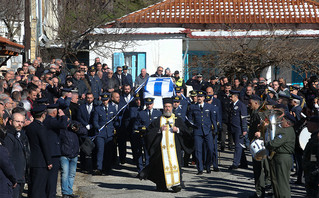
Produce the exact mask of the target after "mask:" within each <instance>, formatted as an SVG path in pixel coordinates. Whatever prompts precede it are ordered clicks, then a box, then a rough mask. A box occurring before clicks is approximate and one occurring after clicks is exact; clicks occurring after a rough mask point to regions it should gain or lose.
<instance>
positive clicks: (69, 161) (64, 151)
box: [60, 121, 87, 198]
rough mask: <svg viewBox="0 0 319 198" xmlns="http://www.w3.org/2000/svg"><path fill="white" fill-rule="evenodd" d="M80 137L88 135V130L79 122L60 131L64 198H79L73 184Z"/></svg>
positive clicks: (72, 123) (73, 122) (74, 122)
mask: <svg viewBox="0 0 319 198" xmlns="http://www.w3.org/2000/svg"><path fill="white" fill-rule="evenodd" d="M80 135H87V130H86V128H85V127H83V126H82V124H81V123H79V122H77V121H71V122H70V124H69V125H68V126H67V128H66V129H62V130H61V131H60V142H61V157H60V165H61V192H62V198H70V197H79V196H77V195H74V194H73V183H74V178H75V173H76V165H77V162H78V155H79V150H80V145H79V138H78V136H80Z"/></svg>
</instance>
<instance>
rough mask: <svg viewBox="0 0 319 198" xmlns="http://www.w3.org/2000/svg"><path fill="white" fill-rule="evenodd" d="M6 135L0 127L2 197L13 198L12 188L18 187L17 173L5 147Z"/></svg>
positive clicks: (0, 184)
mask: <svg viewBox="0 0 319 198" xmlns="http://www.w3.org/2000/svg"><path fill="white" fill-rule="evenodd" d="M6 135H7V132H6V130H5V129H4V128H3V127H2V126H0V156H1V157H0V197H12V188H15V187H16V186H17V182H16V181H17V180H16V173H15V170H14V167H13V164H12V163H11V162H10V159H9V152H8V150H7V148H5V147H4V146H3V143H4V139H5V137H6Z"/></svg>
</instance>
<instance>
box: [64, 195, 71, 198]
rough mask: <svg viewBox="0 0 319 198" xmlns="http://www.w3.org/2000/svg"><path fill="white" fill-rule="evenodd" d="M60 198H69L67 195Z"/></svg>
mask: <svg viewBox="0 0 319 198" xmlns="http://www.w3.org/2000/svg"><path fill="white" fill-rule="evenodd" d="M62 198H70V196H69V195H62Z"/></svg>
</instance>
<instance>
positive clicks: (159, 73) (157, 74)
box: [151, 66, 164, 77]
mask: <svg viewBox="0 0 319 198" xmlns="http://www.w3.org/2000/svg"><path fill="white" fill-rule="evenodd" d="M163 69H164V68H163V67H162V66H158V67H157V70H156V72H155V74H153V75H151V77H164V75H163Z"/></svg>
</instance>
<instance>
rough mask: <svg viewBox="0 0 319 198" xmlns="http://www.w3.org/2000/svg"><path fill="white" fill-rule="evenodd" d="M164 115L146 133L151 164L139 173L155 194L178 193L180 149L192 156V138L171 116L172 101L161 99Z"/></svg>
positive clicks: (178, 120)
mask: <svg viewBox="0 0 319 198" xmlns="http://www.w3.org/2000/svg"><path fill="white" fill-rule="evenodd" d="M163 107H164V109H163V115H162V116H161V117H159V118H157V119H156V120H154V121H153V122H152V123H151V124H150V125H149V127H148V128H147V132H146V134H145V143H146V147H147V150H148V151H149V155H150V163H149V165H148V166H146V167H145V168H144V169H143V170H142V171H141V173H140V174H139V178H140V179H149V180H151V181H153V182H154V183H155V184H156V189H157V190H158V191H169V189H172V190H173V191H174V192H179V191H180V190H181V189H182V187H183V186H184V185H183V182H182V172H181V163H182V150H184V151H185V152H186V153H191V152H192V149H193V143H194V141H193V138H192V135H191V132H190V131H189V129H188V127H187V126H186V125H185V123H184V122H183V120H182V118H180V117H178V116H176V115H175V114H173V113H172V111H173V100H172V98H163Z"/></svg>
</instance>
